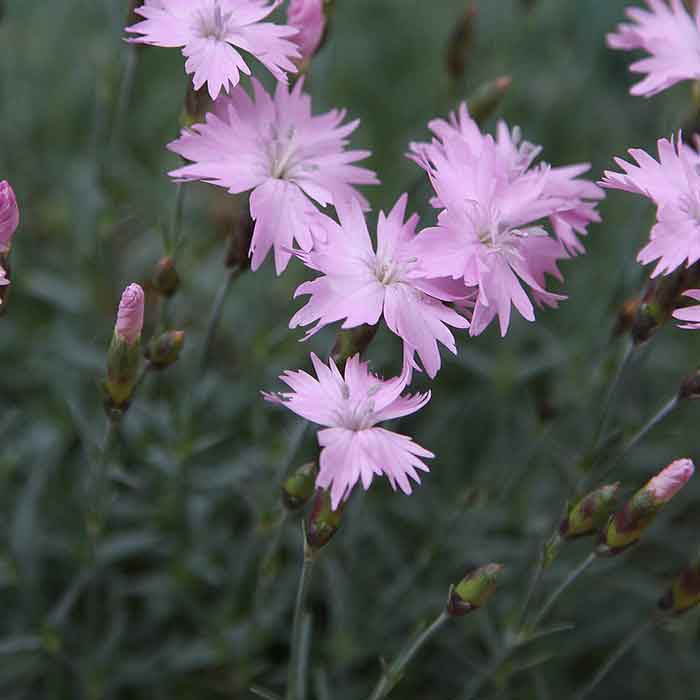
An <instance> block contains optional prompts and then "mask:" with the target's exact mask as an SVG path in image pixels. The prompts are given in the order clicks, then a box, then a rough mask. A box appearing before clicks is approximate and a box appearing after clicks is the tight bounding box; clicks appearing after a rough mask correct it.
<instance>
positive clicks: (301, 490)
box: [282, 462, 318, 511]
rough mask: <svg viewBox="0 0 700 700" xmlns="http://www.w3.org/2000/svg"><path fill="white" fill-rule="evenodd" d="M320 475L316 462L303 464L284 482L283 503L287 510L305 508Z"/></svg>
mask: <svg viewBox="0 0 700 700" xmlns="http://www.w3.org/2000/svg"><path fill="white" fill-rule="evenodd" d="M317 476H318V467H317V466H316V463H315V462H309V463H308V464H303V465H302V466H301V467H299V468H298V469H297V470H296V471H294V472H293V473H292V474H291V475H290V476H289V477H288V478H287V479H286V480H285V482H284V483H283V484H282V503H283V504H284V507H285V508H286V509H287V510H290V511H295V510H299V509H300V508H303V507H304V506H305V505H306V503H307V502H308V500H309V499H310V498H311V496H313V494H314V489H315V485H316V477H317Z"/></svg>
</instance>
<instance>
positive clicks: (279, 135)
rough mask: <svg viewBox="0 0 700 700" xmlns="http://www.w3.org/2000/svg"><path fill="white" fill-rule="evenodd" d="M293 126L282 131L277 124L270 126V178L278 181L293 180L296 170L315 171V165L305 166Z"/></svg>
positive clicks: (266, 147) (268, 147) (267, 144)
mask: <svg viewBox="0 0 700 700" xmlns="http://www.w3.org/2000/svg"><path fill="white" fill-rule="evenodd" d="M296 135H297V131H296V129H295V128H294V127H293V126H290V127H288V128H287V129H286V130H281V129H280V127H279V126H277V124H270V133H269V136H268V139H267V140H266V143H265V150H266V151H267V157H268V161H269V168H270V177H274V178H276V179H278V180H291V179H293V177H294V172H293V171H294V170H295V169H296V168H301V169H302V170H309V171H310V170H314V169H315V168H316V166H314V165H303V164H302V161H303V154H302V152H301V149H300V148H299V141H298V139H297V138H296Z"/></svg>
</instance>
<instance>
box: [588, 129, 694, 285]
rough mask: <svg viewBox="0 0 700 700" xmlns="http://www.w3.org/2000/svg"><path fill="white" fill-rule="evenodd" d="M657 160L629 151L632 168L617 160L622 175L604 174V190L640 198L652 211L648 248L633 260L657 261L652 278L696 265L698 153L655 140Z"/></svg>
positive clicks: (640, 151)
mask: <svg viewBox="0 0 700 700" xmlns="http://www.w3.org/2000/svg"><path fill="white" fill-rule="evenodd" d="M657 146H658V151H659V160H658V162H657V161H656V160H654V158H652V157H651V156H650V155H649V154H648V153H646V152H645V151H643V150H641V149H638V148H632V149H630V151H629V154H630V155H631V156H632V158H634V160H635V161H636V163H637V164H636V165H635V164H633V163H629V162H627V161H625V160H622V159H621V158H616V159H615V162H616V163H617V165H618V166H619V167H620V168H621V169H622V170H623V171H624V172H623V173H616V172H611V171H606V172H605V174H604V177H603V180H602V182H601V183H600V184H601V185H603V187H608V188H611V189H617V190H624V191H625V192H632V193H633V194H640V195H642V196H643V197H647V198H648V199H650V200H651V201H652V202H653V203H654V204H655V205H656V207H657V221H656V224H655V225H654V227H653V228H652V230H651V236H650V241H649V243H648V244H647V245H646V246H644V248H642V250H641V251H640V252H639V255H638V256H637V260H638V261H639V262H640V263H642V264H643V265H647V264H648V263H651V262H654V261H658V262H657V264H656V268H655V269H654V271H653V273H652V277H656V276H658V275H661V274H663V275H668V274H670V273H671V272H673V271H674V270H675V269H676V268H678V267H680V266H681V265H682V264H684V263H685V264H686V265H692V264H693V263H695V262H697V261H698V260H700V154H699V153H698V152H697V151H695V150H694V149H693V148H691V147H690V146H687V145H685V144H684V143H683V142H682V141H681V139H680V136H679V137H678V139H677V140H676V141H674V140H673V139H671V140H670V141H669V140H668V139H660V140H659V141H658V144H657Z"/></svg>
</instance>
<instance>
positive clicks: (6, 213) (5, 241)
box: [0, 180, 19, 253]
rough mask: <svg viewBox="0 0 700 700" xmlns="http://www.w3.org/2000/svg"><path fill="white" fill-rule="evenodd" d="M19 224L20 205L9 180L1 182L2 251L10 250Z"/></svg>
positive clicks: (0, 237) (0, 251) (0, 235)
mask: <svg viewBox="0 0 700 700" xmlns="http://www.w3.org/2000/svg"><path fill="white" fill-rule="evenodd" d="M18 226H19V206H18V205H17V198H16V197H15V193H14V190H13V189H12V187H10V183H9V182H7V180H3V181H2V182H0V253H6V252H7V251H9V250H10V245H11V243H12V236H14V235H15V231H16V230H17V227H18Z"/></svg>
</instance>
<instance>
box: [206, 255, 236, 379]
mask: <svg viewBox="0 0 700 700" xmlns="http://www.w3.org/2000/svg"><path fill="white" fill-rule="evenodd" d="M239 275H240V270H239V268H237V267H233V268H230V269H228V270H226V278H225V279H224V282H223V284H222V285H221V287H220V288H219V291H218V292H217V294H216V298H215V299H214V305H213V306H212V312H211V316H210V318H209V324H208V325H207V333H206V335H205V337H204V345H203V347H202V356H201V359H200V362H199V371H200V372H201V373H204V370H206V368H207V364H208V362H209V355H210V353H211V346H212V344H213V342H214V337H215V336H216V331H217V329H218V327H219V324H220V323H221V317H222V315H223V312H224V304H225V303H226V297H228V293H229V291H230V290H231V287H232V285H233V281H234V280H235V279H236V278H237V277H238V276H239Z"/></svg>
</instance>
